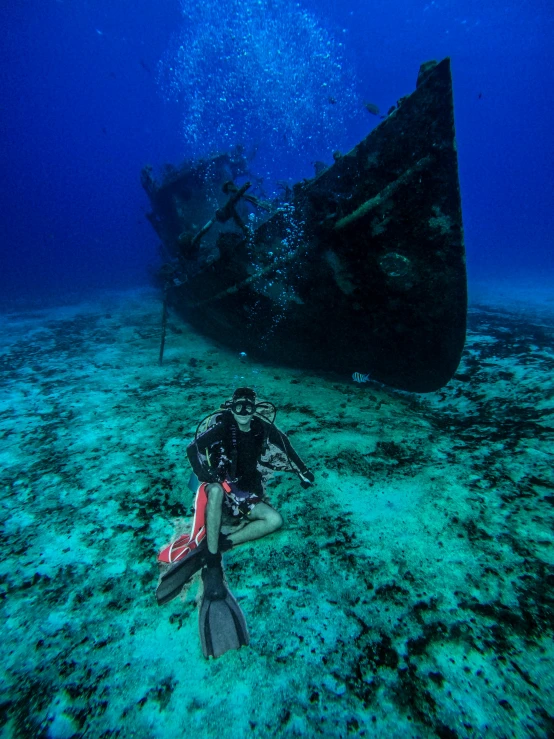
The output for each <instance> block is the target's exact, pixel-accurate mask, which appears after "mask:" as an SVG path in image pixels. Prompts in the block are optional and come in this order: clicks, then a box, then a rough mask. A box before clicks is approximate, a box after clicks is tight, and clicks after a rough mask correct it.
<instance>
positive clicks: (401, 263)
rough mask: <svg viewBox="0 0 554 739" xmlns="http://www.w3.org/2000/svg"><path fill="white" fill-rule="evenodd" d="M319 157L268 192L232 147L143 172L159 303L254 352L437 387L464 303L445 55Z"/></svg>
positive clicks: (458, 337) (453, 361)
mask: <svg viewBox="0 0 554 739" xmlns="http://www.w3.org/2000/svg"><path fill="white" fill-rule="evenodd" d="M333 159H334V163H333V164H332V165H331V166H328V167H326V166H324V165H320V164H318V165H317V167H316V176H315V177H314V178H313V179H309V180H304V181H302V182H300V183H298V184H296V185H294V186H293V187H290V188H289V187H287V186H284V187H283V193H282V195H281V196H280V197H279V198H277V199H276V200H273V201H270V202H268V201H266V200H264V199H263V194H261V195H257V194H256V193H257V192H258V190H256V187H255V186H254V187H253V186H252V185H251V182H250V180H251V179H252V176H251V174H250V172H249V164H248V161H247V159H246V157H245V156H244V153H243V152H242V151H241V150H240V149H237V150H235V151H233V152H231V153H227V154H220V155H217V156H214V157H211V158H208V159H202V160H199V161H195V162H187V163H185V164H184V165H183V166H181V167H180V168H178V169H176V168H175V169H174V168H170V167H169V168H166V171H165V173H164V176H163V179H162V181H161V182H156V181H155V180H154V178H153V176H152V171H151V169H150V168H145V169H144V170H143V172H142V184H143V187H144V189H145V191H146V193H147V195H148V197H149V199H150V202H151V206H152V212H151V213H150V214H149V220H150V222H151V223H152V225H153V227H154V229H155V231H156V233H157V234H158V236H159V238H160V241H161V249H162V252H163V255H164V256H163V261H164V264H163V266H162V267H161V269H160V270H159V272H158V277H157V279H158V280H159V282H160V285H161V286H163V288H164V296H165V300H166V301H167V302H169V304H170V305H171V306H172V307H173V308H174V309H175V310H176V311H178V312H179V313H180V314H181V315H182V316H183V317H184V319H185V320H186V321H188V322H190V323H191V324H192V325H194V326H195V327H196V328H197V329H198V330H200V331H201V332H202V333H204V334H206V335H208V336H210V337H213V338H214V339H216V340H217V341H218V342H220V343H223V344H225V345H228V346H229V347H231V348H233V349H234V350H236V351H244V352H247V353H248V354H249V355H251V356H253V357H255V358H256V359H258V360H262V361H263V360H268V361H272V362H277V363H282V364H286V365H289V366H296V367H302V368H310V369H312V370H321V371H325V372H336V373H340V374H343V375H344V376H348V377H350V376H351V375H352V373H353V372H360V373H364V374H365V373H367V374H369V375H370V377H371V378H372V379H374V380H375V381H377V382H381V383H385V384H387V385H390V386H393V387H395V388H399V389H402V390H408V391H414V392H430V391H433V390H437V389H438V388H440V387H441V386H443V385H444V384H446V383H447V382H448V381H449V380H450V378H451V377H452V376H453V374H454V373H455V371H456V369H457V367H458V363H459V361H460V357H461V353H462V350H463V347H464V341H465V332H466V312H467V288H466V270H465V252H464V241H463V225H462V210H461V199H460V188H459V180H458V162H457V153H456V141H455V130H454V106H453V94H452V78H451V71H450V60H449V59H444V60H442V61H441V62H439V63H435V62H429V63H427V64H424V65H422V67H421V68H420V71H419V75H418V79H417V86H416V89H415V91H414V92H413V93H411V94H410V95H407V96H406V97H404V98H402V99H401V100H400V101H399V102H398V104H397V105H396V106H394V108H393V109H391V111H389V114H388V115H387V116H386V117H385V118H384V119H383V120H382V122H381V123H380V124H379V125H378V126H377V127H376V128H375V129H374V130H373V131H372V132H371V133H370V134H369V135H368V136H367V137H366V138H365V139H364V140H363V141H361V142H360V143H359V144H358V145H357V146H356V147H355V148H354V149H352V151H350V152H348V153H346V154H342V155H341V154H340V153H338V152H336V153H335V154H334V155H333Z"/></svg>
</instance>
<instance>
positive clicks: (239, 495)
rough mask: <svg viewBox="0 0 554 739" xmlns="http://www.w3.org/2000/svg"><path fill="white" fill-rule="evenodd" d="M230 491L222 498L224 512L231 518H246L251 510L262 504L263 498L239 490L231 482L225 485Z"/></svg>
mask: <svg viewBox="0 0 554 739" xmlns="http://www.w3.org/2000/svg"><path fill="white" fill-rule="evenodd" d="M227 484H228V485H229V487H230V488H231V490H230V491H229V492H226V493H225V495H224V496H223V509H224V512H225V513H227V514H229V515H231V516H232V517H233V518H238V517H241V516H248V514H249V513H250V511H251V510H252V508H254V507H255V506H257V505H258V503H263V498H261V497H260V496H259V495H256V493H247V492H246V491H244V490H240V489H239V488H238V487H237V486H236V485H235V484H234V483H233V482H230V483H227Z"/></svg>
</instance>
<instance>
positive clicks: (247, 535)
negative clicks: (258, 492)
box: [208, 503, 283, 551]
mask: <svg viewBox="0 0 554 739" xmlns="http://www.w3.org/2000/svg"><path fill="white" fill-rule="evenodd" d="M282 525H283V519H282V517H281V514H280V513H278V512H277V511H276V510H275V509H274V508H272V507H271V506H270V505H268V504H267V503H258V505H256V506H254V508H252V510H251V511H250V513H249V515H248V519H247V524H246V526H244V527H243V528H241V529H240V530H239V531H233V533H232V534H229V536H228V538H229V540H230V541H231V542H232V543H233V546H236V545H237V544H244V543H245V542H247V541H254V539H261V538H262V536H267V535H268V534H271V533H273V532H274V531H277V529H280V528H281V526H282ZM209 535H210V530H209V528H208V536H209ZM208 549H210V540H209V539H208ZM210 551H211V549H210Z"/></svg>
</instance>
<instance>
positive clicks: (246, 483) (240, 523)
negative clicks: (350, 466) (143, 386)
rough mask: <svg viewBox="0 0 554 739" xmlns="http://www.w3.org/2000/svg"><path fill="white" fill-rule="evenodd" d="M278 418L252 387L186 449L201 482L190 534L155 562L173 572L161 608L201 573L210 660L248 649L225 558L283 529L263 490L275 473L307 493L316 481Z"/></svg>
mask: <svg viewBox="0 0 554 739" xmlns="http://www.w3.org/2000/svg"><path fill="white" fill-rule="evenodd" d="M275 415H276V410H275V406H274V405H273V404H272V403H269V402H267V401H262V402H258V400H257V396H256V393H255V391H254V390H253V389H252V388H248V387H240V388H237V389H236V390H235V392H234V393H233V397H232V399H231V400H230V401H227V402H225V403H224V404H223V405H222V407H221V408H220V409H219V410H218V411H216V412H215V413H210V414H209V416H207V417H206V418H205V419H203V420H202V421H201V422H200V424H199V425H198V428H197V430H196V435H195V438H194V441H193V442H192V443H191V444H189V446H188V448H187V456H188V458H189V461H190V464H191V467H192V469H193V472H194V474H195V475H196V477H197V478H198V482H200V483H201V484H200V487H199V488H198V492H197V494H196V501H195V515H194V521H193V526H192V531H191V533H190V534H188V535H185V536H182V537H180V538H179V539H177V540H176V541H175V542H173V543H172V544H170V545H169V546H168V547H166V548H165V549H164V550H163V551H162V552H161V553H160V555H159V557H158V559H159V560H160V561H162V562H166V563H170V567H169V568H168V569H167V570H166V572H165V573H164V574H163V575H162V577H161V580H160V583H159V586H158V589H157V591H156V596H157V599H158V604H159V605H163V604H164V603H167V602H169V601H170V600H173V598H175V597H176V596H177V595H179V593H180V592H181V590H182V588H183V587H184V585H185V584H186V583H188V582H189V581H190V579H191V578H192V577H193V575H194V574H195V573H196V572H198V571H199V570H202V580H203V583H204V593H203V597H202V603H201V606H200V636H201V641H202V647H203V651H204V655H205V656H206V657H209V656H216V657H217V656H220V655H221V654H223V653H224V652H225V651H227V650H228V649H236V648H238V647H240V646H242V645H245V644H248V632H247V629H246V623H245V621H244V616H243V614H242V611H241V610H240V608H239V606H238V603H237V602H236V600H235V599H234V598H233V596H232V595H231V593H230V592H229V590H228V588H227V586H226V583H225V579H224V575H223V568H222V559H221V553H222V552H225V551H228V550H229V549H231V548H233V547H235V546H238V545H239V544H244V543H245V542H248V541H253V540H254V539H260V538H262V537H263V536H267V535H268V534H271V533H272V532H274V531H276V530H277V529H279V528H280V527H281V526H282V523H283V519H282V518H281V515H280V514H279V513H278V512H277V511H276V510H275V509H274V508H273V507H272V506H271V505H269V503H268V502H266V501H265V499H264V497H265V483H266V482H267V480H268V479H269V478H270V477H271V476H272V474H273V472H274V471H277V470H279V471H290V472H295V473H296V474H297V475H298V477H299V478H300V483H301V485H302V486H303V487H310V486H311V484H312V483H313V482H314V475H313V473H312V472H311V471H310V470H309V469H308V468H307V467H306V465H305V464H304V462H303V461H302V460H301V459H300V457H299V455H298V454H297V453H296V451H295V450H294V449H293V447H292V445H291V443H290V441H289V440H288V438H287V436H286V435H285V434H284V433H283V432H282V431H280V430H279V429H278V428H277V426H275V424H274V420H275Z"/></svg>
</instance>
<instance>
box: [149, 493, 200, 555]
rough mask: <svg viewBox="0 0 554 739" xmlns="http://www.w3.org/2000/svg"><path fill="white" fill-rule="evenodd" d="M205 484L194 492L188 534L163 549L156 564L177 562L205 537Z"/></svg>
mask: <svg viewBox="0 0 554 739" xmlns="http://www.w3.org/2000/svg"><path fill="white" fill-rule="evenodd" d="M207 502H208V496H207V495H206V483H202V485H200V487H199V488H198V490H197V491H196V499H195V501H194V520H193V522H192V528H191V531H190V534H183V535H182V536H180V537H179V538H178V539H176V540H175V541H173V542H171V544H169V545H168V546H166V547H164V548H163V549H162V551H161V552H160V553H159V554H158V562H167V563H169V564H171V563H172V562H177V561H178V560H180V559H182V558H183V557H185V556H186V555H187V554H188V553H189V552H192V550H193V549H196V547H197V546H198V545H199V544H200V542H201V541H202V539H203V538H204V537H205V536H206V503H207Z"/></svg>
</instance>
